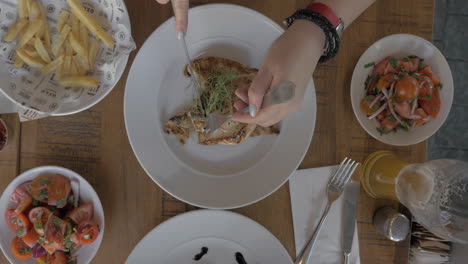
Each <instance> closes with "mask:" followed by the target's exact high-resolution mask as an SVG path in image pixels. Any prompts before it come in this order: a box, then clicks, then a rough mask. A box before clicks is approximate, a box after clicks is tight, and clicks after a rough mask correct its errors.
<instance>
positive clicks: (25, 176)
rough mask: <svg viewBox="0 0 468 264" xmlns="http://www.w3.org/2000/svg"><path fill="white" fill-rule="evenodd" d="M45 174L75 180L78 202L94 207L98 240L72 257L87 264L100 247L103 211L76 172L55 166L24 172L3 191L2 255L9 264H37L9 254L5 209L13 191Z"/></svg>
mask: <svg viewBox="0 0 468 264" xmlns="http://www.w3.org/2000/svg"><path fill="white" fill-rule="evenodd" d="M47 173H58V174H62V175H63V176H65V177H67V178H69V179H70V180H75V181H78V182H79V185H80V200H81V201H84V202H88V201H92V202H93V206H94V221H95V222H96V223H97V224H98V225H99V228H100V233H99V236H98V238H97V239H96V240H95V241H94V242H93V243H92V244H89V245H84V246H81V247H80V248H79V249H77V250H76V251H75V252H74V254H73V256H76V257H77V260H78V262H77V264H88V263H90V262H91V260H92V259H93V257H94V255H96V252H97V251H98V249H99V246H100V245H101V241H102V237H103V234H104V210H103V209H102V204H101V201H100V200H99V197H98V195H97V194H96V192H95V191H94V189H93V187H92V186H91V185H90V184H89V183H88V182H87V181H86V180H85V179H84V178H83V177H81V176H80V175H78V174H77V173H76V172H74V171H71V170H69V169H65V168H61V167H56V166H44V167H37V168H34V169H31V170H28V171H25V172H24V173H22V174H21V175H19V176H18V177H16V178H15V179H14V180H13V181H12V182H11V183H10V184H9V185H8V187H7V188H6V189H5V191H4V192H3V194H2V196H1V198H0V214H1V216H2V217H1V218H0V247H1V249H2V251H3V254H5V256H6V257H7V259H8V260H9V261H10V262H11V263H15V264H37V262H36V261H35V260H34V259H32V258H30V259H27V260H20V259H17V258H15V257H14V256H13V254H12V253H11V250H10V247H11V241H12V240H13V238H14V237H15V235H14V234H13V233H12V232H11V231H10V230H9V229H8V226H7V224H6V223H5V217H4V215H5V211H6V210H7V209H12V208H13V206H12V205H11V202H10V196H11V194H12V193H13V191H14V190H15V189H16V187H18V186H19V185H21V184H22V183H24V182H27V181H31V180H33V179H34V178H36V177H37V176H39V175H41V174H47Z"/></svg>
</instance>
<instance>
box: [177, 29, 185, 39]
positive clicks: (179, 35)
mask: <svg viewBox="0 0 468 264" xmlns="http://www.w3.org/2000/svg"><path fill="white" fill-rule="evenodd" d="M183 37H184V32H183V31H179V32H177V38H178V39H182V38H183Z"/></svg>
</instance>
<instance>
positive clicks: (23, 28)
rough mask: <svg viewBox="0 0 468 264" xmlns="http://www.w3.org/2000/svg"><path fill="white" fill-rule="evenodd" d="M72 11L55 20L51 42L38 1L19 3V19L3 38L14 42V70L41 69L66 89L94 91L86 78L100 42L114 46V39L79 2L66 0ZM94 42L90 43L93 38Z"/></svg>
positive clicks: (91, 79)
mask: <svg viewBox="0 0 468 264" xmlns="http://www.w3.org/2000/svg"><path fill="white" fill-rule="evenodd" d="M67 3H68V4H69V5H70V7H71V12H68V11H65V10H63V11H61V12H60V14H59V16H58V18H57V30H58V32H59V33H58V36H57V38H56V39H55V40H54V41H53V42H52V41H51V33H50V27H49V23H48V18H47V13H46V11H45V9H44V8H43V6H42V5H41V3H40V1H39V0H18V20H17V21H16V22H15V23H14V24H13V25H12V26H11V27H10V28H9V29H8V31H7V32H6V33H5V35H4V36H3V41H5V42H13V41H15V40H17V49H16V56H15V60H14V66H15V67H22V66H23V65H24V64H27V65H29V66H30V67H33V68H37V69H40V70H41V73H42V75H49V74H52V73H55V74H54V75H53V78H54V79H55V80H56V81H58V83H59V84H61V85H63V86H66V87H79V88H95V87H98V86H99V82H98V81H97V80H95V79H94V78H92V77H90V76H87V75H89V73H92V72H93V70H94V66H95V64H96V57H97V55H98V52H99V48H100V42H101V41H102V42H103V43H104V44H105V45H106V46H113V45H114V44H115V41H114V39H113V38H112V37H111V36H110V35H109V34H108V33H106V32H105V31H104V29H103V28H102V27H101V26H100V25H99V24H98V23H97V22H96V20H94V19H93V17H92V16H91V14H89V13H88V12H87V11H86V10H85V9H84V8H83V6H82V5H81V3H80V0H67ZM90 33H91V34H92V35H93V36H94V40H91V38H92V36H91V35H90Z"/></svg>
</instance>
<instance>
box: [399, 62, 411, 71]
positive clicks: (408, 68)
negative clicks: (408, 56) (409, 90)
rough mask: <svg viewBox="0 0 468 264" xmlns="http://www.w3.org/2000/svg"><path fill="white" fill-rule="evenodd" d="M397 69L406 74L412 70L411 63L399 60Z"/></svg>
mask: <svg viewBox="0 0 468 264" xmlns="http://www.w3.org/2000/svg"><path fill="white" fill-rule="evenodd" d="M398 67H400V68H401V69H403V70H404V71H406V72H410V71H411V68H412V63H411V62H410V61H404V60H399V61H398Z"/></svg>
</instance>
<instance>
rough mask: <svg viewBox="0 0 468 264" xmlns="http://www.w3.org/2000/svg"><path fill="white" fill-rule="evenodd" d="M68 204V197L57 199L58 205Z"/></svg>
mask: <svg viewBox="0 0 468 264" xmlns="http://www.w3.org/2000/svg"><path fill="white" fill-rule="evenodd" d="M66 204H67V199H66V198H63V199H60V200H58V201H57V207H59V206H60V207H63V206H64V205H66Z"/></svg>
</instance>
